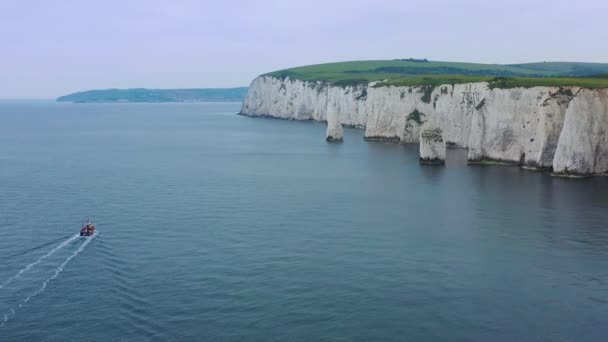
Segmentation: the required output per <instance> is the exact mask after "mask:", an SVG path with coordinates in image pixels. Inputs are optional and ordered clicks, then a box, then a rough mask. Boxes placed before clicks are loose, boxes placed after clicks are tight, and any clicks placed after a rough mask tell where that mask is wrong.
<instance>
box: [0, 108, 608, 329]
mask: <svg viewBox="0 0 608 342" xmlns="http://www.w3.org/2000/svg"><path fill="white" fill-rule="evenodd" d="M239 109H240V104H238V103H223V104H221V103H207V104H200V103H199V104H57V103H53V102H50V101H3V102H0V284H3V285H2V286H1V287H0V324H2V325H1V326H0V341H440V340H443V341H606V340H608V178H607V177H604V178H602V177H596V178H590V179H583V180H572V179H561V178H555V177H551V176H550V175H548V174H546V173H538V172H531V171H526V170H522V169H519V168H516V167H505V166H488V167H479V166H477V167H474V166H467V165H466V162H465V154H466V151H465V150H462V149H452V150H449V153H448V160H447V165H446V166H445V167H429V166H421V165H419V163H418V153H417V148H418V147H417V146H416V145H398V144H391V143H378V142H366V141H364V140H363V139H362V138H363V132H362V131H359V130H347V131H346V136H345V142H344V143H343V144H327V143H326V142H325V140H324V133H325V126H324V125H323V124H321V123H313V122H290V121H281V120H272V119H259V118H258V119H253V118H248V117H243V116H238V115H235V113H237V112H238V110H239ZM87 217H91V219H92V220H93V222H94V223H95V224H96V225H97V229H98V233H97V235H96V236H94V237H92V238H80V237H73V235H74V234H75V233H77V231H78V229H79V228H80V225H81V224H82V222H83V221H84V220H86V218H87Z"/></svg>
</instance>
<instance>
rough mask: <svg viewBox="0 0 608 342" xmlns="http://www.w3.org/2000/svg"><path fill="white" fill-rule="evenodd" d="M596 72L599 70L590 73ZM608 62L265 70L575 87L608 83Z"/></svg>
mask: <svg viewBox="0 0 608 342" xmlns="http://www.w3.org/2000/svg"><path fill="white" fill-rule="evenodd" d="M597 74H603V75H599V76H594V75H597ZM607 74H608V63H606V64H604V63H569V62H547V63H528V64H512V65H501V64H478V63H456V62H435V61H427V60H424V59H423V60H420V59H418V60H417V59H411V58H410V59H401V60H385V61H352V62H340V63H327V64H317V65H309V66H302V67H296V68H289V69H284V70H278V71H275V72H271V73H268V74H266V75H267V76H274V77H278V78H287V77H289V78H291V79H299V80H304V81H322V82H330V83H333V84H335V85H338V86H347V85H357V84H366V83H369V82H372V81H379V83H378V84H377V86H385V85H394V86H420V85H432V86H436V85H440V84H457V83H469V82H481V81H485V82H489V83H490V86H491V87H498V88H513V87H534V86H580V87H585V88H608V76H607Z"/></svg>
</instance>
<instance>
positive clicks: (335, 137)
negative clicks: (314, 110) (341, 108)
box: [325, 113, 344, 142]
mask: <svg viewBox="0 0 608 342" xmlns="http://www.w3.org/2000/svg"><path fill="white" fill-rule="evenodd" d="M325 140H327V142H342V141H343V140H344V128H342V124H341V123H340V120H339V119H338V115H337V114H336V113H331V114H328V115H327V136H326V138H325Z"/></svg>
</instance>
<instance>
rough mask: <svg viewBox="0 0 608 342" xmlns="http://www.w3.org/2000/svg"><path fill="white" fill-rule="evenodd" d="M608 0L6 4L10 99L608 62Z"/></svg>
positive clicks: (3, 88)
mask: <svg viewBox="0 0 608 342" xmlns="http://www.w3.org/2000/svg"><path fill="white" fill-rule="evenodd" d="M607 13H608V1H605V0H578V1H572V0H567V1H562V0H551V1H548V0H544V1H538V0H527V1H521V0H510V1H507V0H464V1H457V0H452V1H450V0H416V1H407V0H372V1H368V0H365V1H364V0H335V1H331V0H298V1H295V0H294V1H291V0H283V1H280V0H249V1H245V0H242V1H241V0H216V1H207V0H199V1H194V0H145V1H142V0H0V98H54V97H57V96H60V95H64V94H67V93H70V92H75V91H81V90H89V89H106V88H136V87H146V88H204V87H235V86H246V85H248V84H249V83H250V82H251V80H252V79H253V78H255V77H256V76H258V75H260V74H262V73H265V72H269V71H273V70H278V69H283V68H287V67H292V66H300V65H308V64H317V63H325V62H335V61H346V60H369V59H394V58H410V57H413V58H428V59H430V60H442V61H467V62H479V63H519V62H535V61H581V62H608V44H606V42H608V20H606V18H607Z"/></svg>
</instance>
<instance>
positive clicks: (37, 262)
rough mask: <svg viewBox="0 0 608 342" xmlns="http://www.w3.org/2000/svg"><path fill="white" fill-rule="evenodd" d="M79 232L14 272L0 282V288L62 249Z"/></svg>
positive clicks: (75, 237)
mask: <svg viewBox="0 0 608 342" xmlns="http://www.w3.org/2000/svg"><path fill="white" fill-rule="evenodd" d="M78 236H79V234H75V235H72V236H71V237H70V238H69V239H67V240H65V241H63V242H62V243H61V244H59V245H58V246H57V247H55V248H53V249H52V250H51V251H50V252H48V253H46V254H45V255H43V256H41V257H40V258H39V259H38V260H36V261H34V262H33V263H31V264H29V265H27V266H25V267H24V268H23V269H21V270H20V271H19V272H17V274H15V275H14V276H12V277H10V278H8V279H7V280H6V281H5V282H4V283H2V284H0V289H2V288H3V287H5V286H6V285H8V284H10V283H12V282H13V281H14V280H15V279H17V278H19V277H21V275H22V274H23V273H25V272H27V271H28V270H29V269H31V268H32V267H34V266H36V265H38V264H39V263H40V262H41V261H42V260H44V259H46V258H48V257H50V256H51V255H53V253H55V252H57V251H58V250H60V249H62V248H63V247H65V246H66V245H67V244H69V243H70V242H72V241H74V240H76V239H77V238H78Z"/></svg>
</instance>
